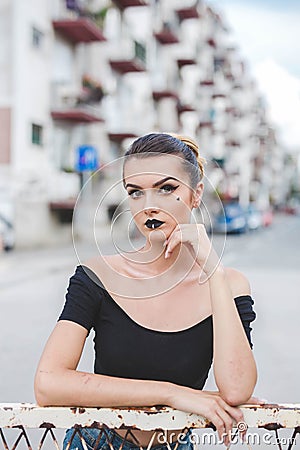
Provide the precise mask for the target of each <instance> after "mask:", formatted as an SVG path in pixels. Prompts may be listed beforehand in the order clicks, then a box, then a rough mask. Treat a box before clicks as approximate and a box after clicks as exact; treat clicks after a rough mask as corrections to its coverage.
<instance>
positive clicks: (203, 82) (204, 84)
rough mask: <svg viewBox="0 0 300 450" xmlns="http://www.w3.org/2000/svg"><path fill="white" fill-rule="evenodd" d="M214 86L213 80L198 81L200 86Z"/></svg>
mask: <svg viewBox="0 0 300 450" xmlns="http://www.w3.org/2000/svg"><path fill="white" fill-rule="evenodd" d="M214 85H215V82H214V80H210V79H207V80H202V81H200V86H206V87H210V86H214Z"/></svg>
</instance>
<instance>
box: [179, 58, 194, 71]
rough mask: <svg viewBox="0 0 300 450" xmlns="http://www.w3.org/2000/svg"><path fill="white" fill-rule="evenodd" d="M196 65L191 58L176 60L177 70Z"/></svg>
mask: <svg viewBox="0 0 300 450" xmlns="http://www.w3.org/2000/svg"><path fill="white" fill-rule="evenodd" d="M194 64H196V60H195V59H193V58H181V59H177V65H178V69H181V68H182V67H184V66H192V65H194Z"/></svg>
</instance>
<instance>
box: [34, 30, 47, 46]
mask: <svg viewBox="0 0 300 450" xmlns="http://www.w3.org/2000/svg"><path fill="white" fill-rule="evenodd" d="M43 38H44V33H42V32H41V31H40V30H38V29H37V28H35V27H32V46H33V47H35V48H41V46H42V42H43Z"/></svg>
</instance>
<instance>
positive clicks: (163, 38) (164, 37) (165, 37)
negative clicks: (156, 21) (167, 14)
mask: <svg viewBox="0 0 300 450" xmlns="http://www.w3.org/2000/svg"><path fill="white" fill-rule="evenodd" d="M154 36H155V38H156V39H157V41H158V42H159V43H160V44H162V45H169V44H178V42H179V39H178V37H177V35H176V33H175V32H174V31H173V27H172V26H171V25H170V24H169V23H167V22H165V23H164V25H163V28H162V30H161V31H159V32H157V33H154Z"/></svg>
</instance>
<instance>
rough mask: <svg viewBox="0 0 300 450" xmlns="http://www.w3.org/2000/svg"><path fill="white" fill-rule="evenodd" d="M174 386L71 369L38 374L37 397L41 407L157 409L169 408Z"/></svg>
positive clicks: (36, 379) (36, 380)
mask: <svg viewBox="0 0 300 450" xmlns="http://www.w3.org/2000/svg"><path fill="white" fill-rule="evenodd" d="M171 388H172V384H171V383H168V382H163V381H152V380H132V379H128V378H118V377H112V376H106V375H98V374H93V373H87V372H79V371H76V370H70V369H60V370H56V371H53V372H51V371H50V372H46V371H38V372H37V374H36V378H35V396H36V401H37V403H38V404H39V405H40V406H74V405H76V406H87V407H89V406H90V407H93V406H95V407H96V406H98V407H118V406H154V405H167V404H168V402H169V397H170V392H171Z"/></svg>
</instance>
